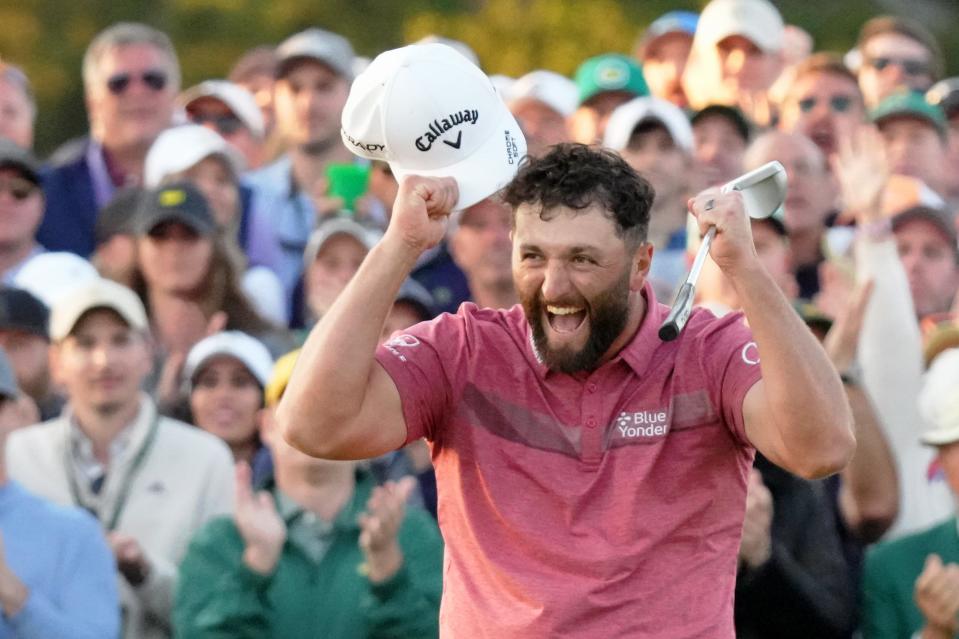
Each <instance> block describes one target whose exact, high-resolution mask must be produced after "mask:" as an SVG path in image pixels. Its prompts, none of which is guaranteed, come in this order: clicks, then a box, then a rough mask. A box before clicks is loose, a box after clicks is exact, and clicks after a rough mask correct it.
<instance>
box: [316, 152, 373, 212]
mask: <svg viewBox="0 0 959 639" xmlns="http://www.w3.org/2000/svg"><path fill="white" fill-rule="evenodd" d="M326 179H327V181H328V182H329V188H328V189H327V193H329V194H330V195H331V196H336V197H340V198H343V207H344V208H346V209H349V210H350V211H353V210H354V207H355V205H356V200H357V198H359V197H360V196H361V195H363V194H364V193H366V189H367V188H368V187H369V184H370V167H368V166H362V165H359V164H352V163H349V164H345V163H334V164H329V165H327V167H326Z"/></svg>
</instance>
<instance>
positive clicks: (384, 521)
mask: <svg viewBox="0 0 959 639" xmlns="http://www.w3.org/2000/svg"><path fill="white" fill-rule="evenodd" d="M415 486H416V480H415V479H413V478H412V477H404V478H403V479H401V480H400V481H398V482H392V481H389V482H386V483H385V484H383V485H382V486H377V487H376V488H374V489H373V494H372V495H371V496H370V499H369V501H368V502H367V503H366V512H365V513H363V514H362V515H360V519H359V521H360V548H362V549H363V554H364V555H365V556H366V563H367V566H368V568H369V578H370V581H372V582H374V583H376V582H380V581H386V580H387V579H389V578H390V577H392V576H393V575H394V574H396V571H397V570H399V569H400V566H401V565H402V563H403V554H402V552H401V551H400V546H399V542H398V541H397V538H396V534H397V532H399V529H400V524H401V523H402V522H403V515H404V514H405V512H406V501H407V499H409V496H410V493H411V492H412V491H413V488H414V487H415Z"/></svg>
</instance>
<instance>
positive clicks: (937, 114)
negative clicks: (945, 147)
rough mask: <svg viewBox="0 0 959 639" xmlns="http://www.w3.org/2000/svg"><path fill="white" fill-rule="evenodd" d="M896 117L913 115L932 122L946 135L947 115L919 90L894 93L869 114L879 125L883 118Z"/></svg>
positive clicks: (940, 132) (941, 134) (941, 133)
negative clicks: (927, 99)
mask: <svg viewBox="0 0 959 639" xmlns="http://www.w3.org/2000/svg"><path fill="white" fill-rule="evenodd" d="M895 117H912V118H918V119H920V120H925V121H926V122H928V123H929V124H931V125H932V126H933V127H934V128H935V129H936V131H937V132H938V133H939V135H940V136H941V137H942V138H945V137H946V133H947V128H946V116H945V114H944V113H943V112H942V109H941V108H939V107H938V106H935V105H932V104H929V102H928V101H926V98H925V96H923V95H922V94H921V93H919V92H917V91H902V92H899V93H894V94H892V95H890V96H889V97H887V98H886V99H885V100H883V101H882V102H880V103H879V105H878V106H877V107H876V108H875V109H873V110H872V112H871V113H870V114H869V119H870V120H872V121H873V122H875V123H876V125H879V124H880V123H881V122H882V121H883V120H888V119H889V118H895Z"/></svg>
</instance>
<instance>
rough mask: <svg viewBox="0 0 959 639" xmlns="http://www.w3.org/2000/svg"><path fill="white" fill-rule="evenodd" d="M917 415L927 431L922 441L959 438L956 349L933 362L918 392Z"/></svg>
mask: <svg viewBox="0 0 959 639" xmlns="http://www.w3.org/2000/svg"><path fill="white" fill-rule="evenodd" d="M919 414H920V415H922V417H923V419H924V420H925V421H926V423H927V424H929V425H930V426H931V428H930V429H929V430H927V431H926V432H924V433H923V434H922V438H921V439H922V443H923V444H926V445H929V446H944V445H946V444H952V443H953V442H957V441H959V348H950V349H948V350H945V351H943V352H942V353H940V354H939V355H938V356H936V358H935V359H934V360H933V361H932V365H931V366H930V367H929V371H928V372H927V373H926V375H925V377H924V378H923V384H922V390H920V391H919Z"/></svg>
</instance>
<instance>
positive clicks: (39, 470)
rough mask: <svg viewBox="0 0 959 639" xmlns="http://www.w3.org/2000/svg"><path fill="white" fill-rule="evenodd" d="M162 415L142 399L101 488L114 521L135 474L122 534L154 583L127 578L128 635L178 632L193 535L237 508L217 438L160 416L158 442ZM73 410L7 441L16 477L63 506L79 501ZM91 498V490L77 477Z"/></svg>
mask: <svg viewBox="0 0 959 639" xmlns="http://www.w3.org/2000/svg"><path fill="white" fill-rule="evenodd" d="M155 416H156V407H155V405H154V404H153V402H152V401H151V400H150V399H149V398H148V397H147V396H145V395H144V396H143V400H142V404H141V408H140V412H139V414H138V415H137V417H136V419H135V420H134V422H133V424H131V426H130V431H129V433H130V435H129V436H130V439H129V444H128V447H127V450H126V451H125V452H124V453H123V454H122V455H120V456H119V458H118V459H116V460H112V463H111V467H110V471H109V473H108V474H107V479H106V481H105V484H104V486H103V488H102V489H101V498H102V503H101V506H100V517H101V521H102V522H103V523H104V525H106V524H107V523H108V522H109V520H110V519H111V518H112V516H113V513H114V511H115V509H116V506H117V504H118V502H119V501H120V499H121V494H122V492H123V490H124V483H127V481H126V480H127V478H128V477H130V478H131V479H130V481H129V482H128V483H129V488H128V489H127V490H128V494H127V498H126V501H125V505H124V507H123V509H122V511H121V513H120V516H119V519H118V520H117V525H116V531H117V532H120V533H124V534H127V535H130V536H131V537H133V538H134V539H136V540H137V541H138V542H139V543H140V546H141V547H142V548H143V550H144V552H145V553H146V555H147V556H148V557H149V559H150V563H151V564H152V568H151V571H150V574H149V576H148V577H147V580H146V581H145V582H144V583H143V584H141V585H140V586H138V587H137V588H132V587H130V586H129V584H128V583H127V582H126V580H125V579H123V578H122V577H121V578H120V586H121V602H122V604H123V609H124V610H123V612H124V637H126V638H130V639H132V638H134V637H136V638H138V639H139V638H143V639H154V638H157V639H159V638H161V637H169V636H170V635H171V628H170V613H171V608H172V603H173V590H174V587H175V585H176V575H177V564H178V563H179V562H180V560H181V559H182V557H183V555H184V553H185V552H186V549H187V545H188V544H189V542H190V539H191V538H192V537H193V534H194V533H195V532H196V531H197V530H199V529H200V528H201V527H202V526H203V525H204V524H206V522H208V521H209V520H210V519H212V518H213V517H216V516H219V515H223V514H229V513H231V512H232V511H233V459H232V456H231V454H230V450H229V448H227V446H226V444H224V443H223V442H222V441H220V440H219V439H218V438H216V437H214V436H212V435H210V434H208V433H205V432H203V431H202V430H200V429H198V428H194V427H192V426H189V425H187V424H184V423H182V422H178V421H175V420H172V419H167V418H165V417H160V418H159V420H158V421H157V428H156V435H155V437H154V438H153V441H152V443H150V442H148V439H149V437H148V434H149V431H150V430H151V426H152V424H153V422H154V419H155ZM70 419H71V417H70V411H69V407H67V410H65V411H64V413H63V415H61V416H60V417H58V418H56V419H53V420H50V421H48V422H44V423H42V424H37V425H35V426H29V427H27V428H23V429H20V430H18V431H15V432H14V433H12V434H11V435H10V438H9V440H8V443H7V455H6V457H7V468H8V471H9V473H10V476H11V477H12V478H13V479H15V480H16V481H18V482H20V483H21V484H23V485H24V486H25V487H26V488H27V490H29V491H31V492H33V493H34V494H37V495H39V496H41V497H44V498H47V499H50V500H51V501H54V502H56V503H59V504H68V505H69V504H76V500H75V499H74V497H73V494H74V493H73V489H71V481H70V479H69V475H68V472H69V470H68V462H67V460H68V458H67V455H68V454H69V452H70V450H71V446H70V441H71V440H70V430H71V427H70ZM145 445H149V448H148V450H147V452H146V454H145V455H144V456H143V458H142V463H141V464H140V465H139V468H138V470H137V471H136V472H135V473H134V474H132V475H130V469H131V467H132V466H133V464H134V460H135V458H136V457H137V454H138V452H139V451H140V450H141V449H143V448H144V446H145ZM74 485H75V486H77V488H78V490H79V493H80V495H81V498H82V499H83V500H84V501H88V500H87V499H86V495H88V494H89V491H88V488H87V487H86V486H83V485H82V483H81V482H74Z"/></svg>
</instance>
